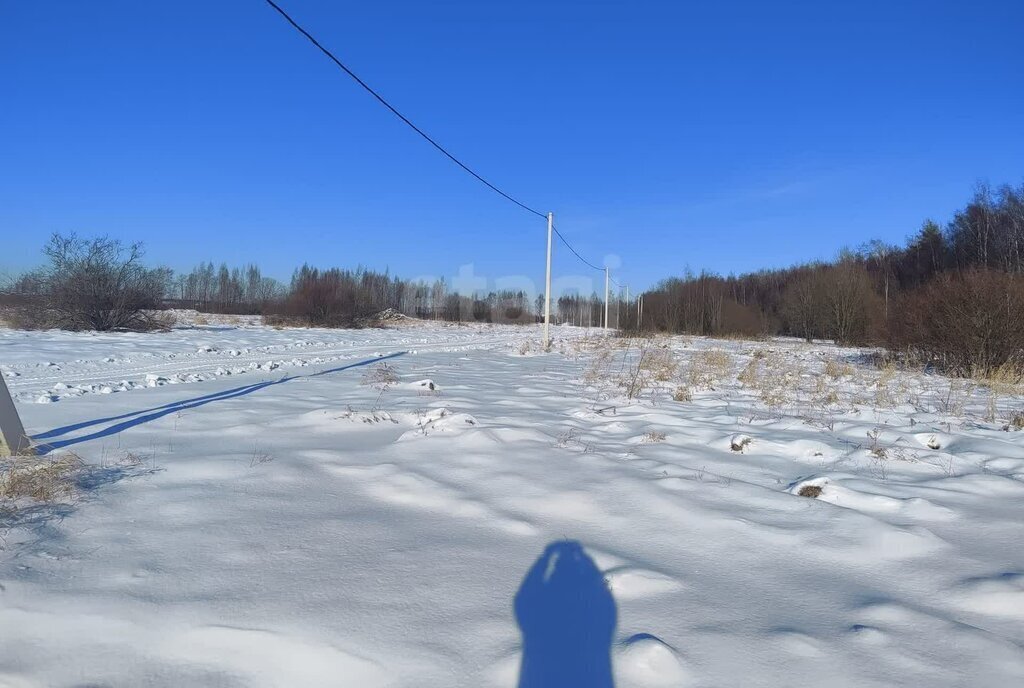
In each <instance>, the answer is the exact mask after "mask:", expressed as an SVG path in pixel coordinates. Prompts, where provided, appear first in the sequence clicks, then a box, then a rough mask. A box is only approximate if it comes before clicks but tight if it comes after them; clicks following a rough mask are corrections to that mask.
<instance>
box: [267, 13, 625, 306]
mask: <svg viewBox="0 0 1024 688" xmlns="http://www.w3.org/2000/svg"><path fill="white" fill-rule="evenodd" d="M266 3H267V4H268V5H270V6H271V7H272V8H274V9H275V10H276V11H277V12H278V14H280V15H281V16H282V17H284V19H285V20H286V21H287V22H288V23H289V24H291V25H292V27H293V28H294V29H295V30H296V31H298V32H299V33H301V34H302V35H303V36H305V37H306V39H307V40H309V42H310V43H312V44H313V45H314V46H315V47H316V48H317V49H318V50H319V51H320V52H322V53H323V54H324V55H326V56H327V57H328V58H329V59H330V60H331V62H333V63H334V64H335V65H337V66H338V68H339V69H341V70H342V71H343V72H345V73H346V74H348V75H349V76H350V77H352V79H353V80H354V81H355V82H356V83H357V84H359V85H360V86H361V87H362V88H363V89H364V90H365V91H366V92H367V93H369V94H370V95H372V96H373V97H374V98H376V99H377V101H378V102H380V104H381V105H383V106H384V107H386V108H387V109H388V110H390V111H391V113H392V114H394V115H395V116H396V117H398V119H400V120H402V122H404V123H405V124H406V125H408V126H409V128H411V129H412V130H413V131H415V132H416V133H417V134H419V135H420V136H421V137H423V139H424V140H426V141H427V143H429V144H430V145H431V146H433V147H434V148H436V149H437V150H439V151H440V152H441V153H442V154H444V156H445V157H446V158H448V159H449V160H451V161H452V162H454V163H455V164H456V165H458V166H459V167H461V168H462V169H463V170H464V171H466V172H468V173H469V174H470V175H472V176H473V177H474V178H475V179H476V180H477V181H479V182H480V183H482V184H483V185H484V186H486V187H487V188H489V189H490V190H491V191H494V192H495V193H497V194H498V195H499V196H501V197H502V198H505V199H506V200H508V201H511V202H512V203H515V204H516V205H517V206H519V207H520V208H522V209H523V210H525V211H527V212H529V213H533V214H534V215H536V216H537V217H542V218H545V219H546V218H547V214H546V213H542V212H540V211H539V210H536V209H534V208H531V207H530V206H528V205H526V204H525V203H523V202H521V201H519V200H517V199H515V198H513V197H512V196H510V195H509V194H507V193H505V192H504V191H502V190H501V189H499V188H498V187H496V186H495V185H494V184H492V183H490V182H489V181H487V180H486V179H484V178H483V177H481V176H480V175H479V174H477V173H476V172H474V171H473V170H472V169H471V168H470V167H469V166H468V165H466V164H465V163H464V162H462V161H461V160H459V159H458V158H456V157H455V156H454V155H452V154H451V153H449V152H448V150H447V149H446V148H445V147H444V146H442V145H441V144H439V143H438V142H437V141H435V140H434V139H433V138H431V137H430V135H429V134H427V133H426V132H425V131H423V130H422V129H420V128H419V127H417V126H416V125H415V124H413V123H412V121H411V120H410V119H409V118H408V117H406V116H405V115H403V114H402V113H401V112H399V111H398V109H397V108H395V107H394V106H393V105H392V104H391V103H389V102H388V101H387V100H385V99H384V96H382V95H380V94H379V93H377V92H376V91H375V90H373V88H371V87H370V85H369V84H367V83H366V82H365V81H363V80H362V79H360V78H359V77H358V76H357V75H356V73H355V72H353V71H352V70H351V69H349V68H348V67H346V66H345V65H344V63H342V61H341V60H339V59H338V58H337V57H336V56H335V55H334V53H332V52H331V51H330V50H328V49H327V48H325V47H324V46H323V45H321V44H320V42H319V41H318V40H316V39H315V38H314V37H313V36H312V35H311V34H310V33H309V32H308V31H306V30H305V29H304V28H302V27H301V26H299V23H298V22H296V21H295V20H294V19H292V18H291V16H289V14H288V13H287V12H285V11H284V10H283V9H281V6H280V5H278V4H277V3H276V2H274V0H266ZM552 230H553V231H554V233H555V234H557V235H558V238H559V240H560V241H561V242H562V243H563V244H565V247H566V248H568V249H569V250H570V251H571V252H572V254H573V255H574V256H576V257H577V258H578V259H579V260H580V262H581V263H583V264H584V265H586V266H587V267H589V268H591V269H593V270H597V271H598V272H606V269H605V268H602V267H598V266H597V265H594V264H593V263H591V262H590V261H589V260H587V259H586V258H584V257H583V256H581V255H580V253H579V251H577V250H576V249H575V248H573V246H572V244H570V243H569V241H568V240H567V239H566V238H565V237H564V236H562V233H561V232H559V231H558V229H557V228H555V227H554V226H552ZM609 279H611V278H610V277H609ZM611 281H612V282H614V283H615V284H616V286H619V287H621V285H619V283H618V282H616V281H615V280H614V279H611Z"/></svg>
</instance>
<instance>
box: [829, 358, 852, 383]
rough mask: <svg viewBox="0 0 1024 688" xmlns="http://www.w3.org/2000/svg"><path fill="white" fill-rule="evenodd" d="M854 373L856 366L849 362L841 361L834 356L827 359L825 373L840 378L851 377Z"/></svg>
mask: <svg viewBox="0 0 1024 688" xmlns="http://www.w3.org/2000/svg"><path fill="white" fill-rule="evenodd" d="M853 374H854V368H853V366H852V365H850V364H849V363H840V362H839V361H837V360H836V359H834V358H830V359H828V360H827V361H825V375H827V376H828V377H830V378H832V379H833V380H838V379H839V378H841V377H850V376H852V375H853Z"/></svg>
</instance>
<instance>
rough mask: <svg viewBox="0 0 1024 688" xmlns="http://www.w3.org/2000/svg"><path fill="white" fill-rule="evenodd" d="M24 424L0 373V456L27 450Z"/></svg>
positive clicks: (13, 454) (12, 454)
mask: <svg viewBox="0 0 1024 688" xmlns="http://www.w3.org/2000/svg"><path fill="white" fill-rule="evenodd" d="M28 448H29V447H28V437H27V436H26V435H25V426H23V425H22V424H21V418H20V417H18V409H16V408H14V399H12V398H11V393H10V392H9V391H8V390H7V383H6V382H4V374H3V373H0V456H17V455H18V454H24V453H25V452H26V451H28Z"/></svg>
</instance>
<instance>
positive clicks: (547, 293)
mask: <svg viewBox="0 0 1024 688" xmlns="http://www.w3.org/2000/svg"><path fill="white" fill-rule="evenodd" d="M554 221H555V214H554V213H548V268H547V272H546V275H545V277H544V350H545V351H547V350H548V349H549V348H550V347H551V333H550V331H549V328H550V327H551V228H552V227H553V226H554Z"/></svg>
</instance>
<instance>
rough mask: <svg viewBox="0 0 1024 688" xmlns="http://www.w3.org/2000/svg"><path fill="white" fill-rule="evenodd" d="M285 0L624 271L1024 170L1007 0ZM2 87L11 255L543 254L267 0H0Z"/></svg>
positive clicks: (449, 139)
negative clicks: (51, 242)
mask: <svg viewBox="0 0 1024 688" xmlns="http://www.w3.org/2000/svg"><path fill="white" fill-rule="evenodd" d="M280 2H281V4H282V5H283V6H284V7H285V9H286V10H288V11H289V12H291V13H292V15H293V16H294V17H295V18H296V19H297V20H298V21H299V22H300V23H301V24H303V25H305V26H306V28H307V29H309V30H310V31H311V32H312V33H313V34H314V35H316V36H317V37H318V38H320V39H321V41H322V42H323V43H324V44H325V45H327V46H328V47H329V48H331V49H333V50H334V51H335V52H336V54H338V55H339V57H341V59H342V60H343V61H345V62H347V63H348V64H349V66H350V67H351V68H352V69H353V70H355V71H356V73H358V74H359V75H361V76H362V77H363V78H364V79H365V80H367V81H368V82H369V83H370V84H371V85H373V86H374V87H376V88H377V89H378V90H379V91H380V92H381V93H382V94H384V96H385V97H387V98H389V99H390V100H391V101H392V102H393V103H394V104H395V105H396V106H397V107H398V108H399V109H400V110H403V111H404V112H405V113H406V114H407V115H408V116H409V117H410V118H412V119H413V121H415V122H417V123H418V124H419V125H420V126H421V127H423V128H424V129H426V130H427V131H428V132H430V133H431V134H432V135H433V136H434V137H435V138H437V139H438V140H439V141H441V142H442V143H443V144H444V145H446V146H448V147H449V148H450V149H451V150H452V151H453V152H454V153H455V154H456V155H458V156H460V157H462V158H463V159H464V160H466V161H467V162H468V163H469V164H470V165H471V166H473V167H475V168H477V170H478V171H479V172H481V173H482V174H483V175H484V176H485V177H487V178H489V179H490V180H491V181H493V182H494V183H496V184H497V185H499V186H501V187H503V188H504V189H506V190H507V191H508V192H510V193H511V194H512V195H514V196H517V197H520V198H521V199H522V200H524V201H525V202H526V203H527V204H529V205H532V206H535V207H538V208H540V209H542V210H553V211H554V212H555V213H556V224H557V225H559V226H560V228H561V229H562V230H563V232H564V233H565V234H566V235H567V236H568V237H569V238H570V240H571V241H573V242H574V243H575V245H576V246H577V248H578V249H579V250H580V251H581V252H582V253H583V254H584V255H585V256H587V257H588V258H590V259H591V260H593V261H595V262H598V263H600V262H602V261H604V260H605V257H606V256H608V255H609V254H614V255H615V256H618V258H619V259H620V260H621V263H622V270H621V272H620V273H619V277H620V279H622V280H623V281H626V282H630V283H632V284H633V285H634V288H636V286H647V285H648V284H650V283H651V282H653V281H654V280H656V279H658V278H661V277H664V276H668V275H672V274H679V273H680V272H681V271H682V270H683V269H684V268H685V267H686V266H690V267H691V268H693V269H695V270H696V269H701V268H708V269H711V270H714V271H719V272H722V273H729V272H742V271H747V270H751V269H756V268H758V267H762V266H766V267H771V266H781V265H786V264H789V263H792V262H796V261H802V260H805V259H812V258H823V257H830V256H832V255H833V254H834V253H835V252H836V250H837V249H839V248H840V247H842V246H844V245H857V244H859V243H861V242H862V241H865V240H867V239H870V238H882V239H887V240H891V241H901V240H902V239H903V238H904V237H905V236H907V235H908V234H911V233H913V232H914V231H915V230H916V229H917V227H918V226H919V225H920V223H921V221H922V220H923V219H924V218H926V217H929V216H931V217H935V218H936V219H939V220H940V221H945V220H947V219H948V218H949V216H950V214H951V213H952V211H953V210H954V209H955V208H957V207H958V206H960V205H962V204H963V203H964V202H965V201H966V199H967V198H968V196H969V195H970V193H971V190H972V187H973V185H974V184H975V183H976V182H977V181H978V180H989V181H991V182H992V183H996V184H998V183H1004V182H1010V183H1014V184H1019V183H1021V182H1022V181H1024V126H1022V123H1024V46H1022V43H1021V40H1022V39H1021V35H1022V34H1021V29H1022V27H1024V3H1021V2H1019V1H1017V0H1003V1H994V0H993V1H985V0H978V1H972V2H967V1H966V0H964V1H961V2H950V1H948V0H930V1H924V0H922V1H912V2H901V1H899V0H889V1H886V2H867V1H857V2H824V1H821V0H816V1H814V2H767V1H763V0H751V1H745V2H740V1H722V0H719V1H715V2H710V1H705V2H687V1H685V0H678V1H674V2H669V1H666V2H648V1H644V0H639V1H638V0H630V1H628V2H627V1H626V0H621V1H619V2H596V1H593V0H589V1H575V2H566V1H558V0H547V1H545V2H534V1H533V0H529V1H524V0H517V1H516V2H491V1H487V2H481V1H480V0H449V1H439V2H419V1H416V2H412V1H409V2H387V1H383V0H382V1H380V2H340V1H337V2H334V1H327V0H280ZM0 98H2V103H0V132H2V138H0V233H2V235H3V237H4V239H3V252H2V255H0V271H5V270H6V271H8V272H10V271H14V270H18V269H21V268H24V267H27V266H30V265H33V264H35V263H37V262H38V261H39V258H40V257H39V248H40V246H41V245H42V244H43V243H44V241H45V240H46V237H47V236H48V235H49V234H50V233H51V232H53V231H70V230H75V231H78V232H79V233H83V234H103V233H105V234H110V235H112V236H116V237H120V238H124V239H126V240H142V241H144V242H145V243H146V246H147V249H148V255H149V259H150V261H151V262H153V263H160V264H165V265H169V266H171V267H174V268H176V269H181V268H188V267H191V266H192V265H193V264H195V263H197V262H199V261H202V260H214V261H216V262H220V261H227V262H229V263H233V264H237V263H243V262H247V261H254V262H257V263H259V264H260V265H261V266H263V268H264V269H265V271H266V272H268V273H271V274H273V275H275V276H278V277H282V278H287V276H288V275H289V274H290V273H291V269H292V268H293V267H294V266H296V265H298V264H300V263H302V262H304V261H309V262H311V263H314V264H318V265H342V266H354V265H356V264H359V263H361V264H364V265H368V266H371V267H375V268H384V267H390V269H391V270H392V271H393V272H397V273H398V274H401V275H403V276H417V275H427V274H434V275H448V276H451V275H453V274H454V273H455V272H456V271H457V269H458V266H459V265H461V264H464V263H474V264H475V266H476V267H475V270H476V272H477V273H478V274H483V275H486V276H488V277H490V278H493V277H496V276H500V275H527V276H529V277H531V278H540V277H541V276H542V271H543V246H544V226H543V222H542V221H541V220H539V219H538V218H535V217H533V216H531V215H528V214H526V213H525V212H523V211H522V210H520V209H518V208H516V207H515V206H512V205H511V204H509V203H507V202H506V201H504V200H503V199H501V198H500V197H498V196H495V195H493V194H492V192H490V191H488V190H487V189H486V188H484V187H482V186H480V185H479V184H478V183H477V182H476V181H474V180H473V179H472V178H470V177H468V176H467V175H466V174H465V173H464V172H462V171H460V170H459V169H457V168H456V167H454V166H453V165H452V164H450V163H449V162H448V161H446V160H445V159H444V158H442V157H441V156H440V155H439V154H438V153H437V152H436V151H434V150H433V149H431V148H430V147H429V146H428V145H427V144H426V143H425V142H424V141H422V140H421V139H419V138H418V137H417V136H416V135H415V134H414V133H413V132H411V131H410V130H408V129H406V128H405V127H404V125H402V124H401V123H400V122H399V121H398V120H396V119H395V118H394V117H393V116H392V115H391V114H390V113H388V112H387V111H385V110H384V109H383V108H382V107H381V106H380V105H379V104H378V103H376V102H375V101H374V100H373V99H372V98H371V97H370V96H369V95H368V94H366V93H365V92H363V91H362V90H360V89H359V88H358V87H356V85H355V84H354V83H352V82H351V81H350V80H349V79H348V78H347V77H346V76H344V75H343V74H342V73H341V72H340V71H339V70H338V69H337V68H336V67H334V66H333V65H332V64H330V63H329V62H328V61H327V59H326V58H325V57H324V56H323V55H321V54H320V53H318V52H317V51H316V50H315V49H314V48H313V47H312V46H311V45H310V44H309V43H307V42H306V41H305V40H304V39H303V38H302V37H301V36H299V35H298V34H297V33H296V32H295V31H294V30H293V29H292V28H291V27H289V26H288V25H286V24H285V23H284V21H283V20H282V19H281V17H279V16H278V15H277V14H276V13H275V12H274V11H273V10H272V9H271V8H270V7H269V6H267V5H266V4H265V3H263V2H261V1H260V0H216V1H203V2H200V1H198V0H180V1H178V2H158V1H156V0H154V1H145V2H141V1H138V0H96V1H95V2H84V1H51V2H43V1H38V2H15V1H13V0H0ZM559 248H560V247H557V246H556V263H555V273H556V276H557V275H565V274H580V273H581V269H580V268H579V266H578V264H577V263H575V259H574V258H572V256H571V255H570V254H569V253H568V252H567V251H565V250H564V249H562V250H559ZM582 272H583V274H586V271H585V270H584V271H582Z"/></svg>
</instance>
